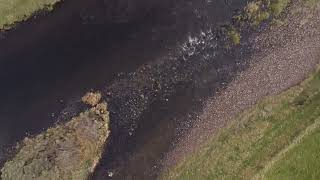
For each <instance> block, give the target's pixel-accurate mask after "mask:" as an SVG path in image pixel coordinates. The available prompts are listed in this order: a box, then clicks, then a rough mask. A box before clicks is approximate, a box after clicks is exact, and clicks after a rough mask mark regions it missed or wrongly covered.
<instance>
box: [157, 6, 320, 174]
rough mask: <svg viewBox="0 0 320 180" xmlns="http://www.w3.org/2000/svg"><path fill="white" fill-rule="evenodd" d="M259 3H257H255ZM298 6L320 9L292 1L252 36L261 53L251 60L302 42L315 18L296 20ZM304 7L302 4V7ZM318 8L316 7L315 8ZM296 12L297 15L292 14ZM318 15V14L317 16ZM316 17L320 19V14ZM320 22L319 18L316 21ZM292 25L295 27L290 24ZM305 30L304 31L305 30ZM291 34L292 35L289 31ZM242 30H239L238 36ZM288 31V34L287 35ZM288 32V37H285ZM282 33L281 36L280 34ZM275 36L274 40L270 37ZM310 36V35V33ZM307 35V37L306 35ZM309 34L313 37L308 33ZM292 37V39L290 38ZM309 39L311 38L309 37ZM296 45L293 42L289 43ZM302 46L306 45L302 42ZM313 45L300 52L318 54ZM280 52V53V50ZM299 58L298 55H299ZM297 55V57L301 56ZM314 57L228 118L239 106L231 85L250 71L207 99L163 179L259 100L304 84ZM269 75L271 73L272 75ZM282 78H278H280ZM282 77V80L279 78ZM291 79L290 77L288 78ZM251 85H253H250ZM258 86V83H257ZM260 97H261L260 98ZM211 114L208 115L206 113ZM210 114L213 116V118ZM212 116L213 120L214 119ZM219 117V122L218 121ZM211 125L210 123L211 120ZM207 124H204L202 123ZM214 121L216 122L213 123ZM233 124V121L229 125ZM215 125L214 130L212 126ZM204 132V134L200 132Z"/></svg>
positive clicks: (166, 166)
mask: <svg viewBox="0 0 320 180" xmlns="http://www.w3.org/2000/svg"><path fill="white" fill-rule="evenodd" d="M254 2H257V1H254ZM299 3H303V4H302V5H305V3H308V5H307V7H304V6H301V9H304V10H305V9H309V10H310V9H312V10H311V11H310V12H315V11H316V10H315V9H318V4H317V3H318V2H317V1H316V2H315V3H313V4H312V6H310V1H304V0H302V1H297V2H291V3H289V4H288V7H287V8H284V12H283V14H282V15H279V16H278V17H279V19H276V21H269V22H270V25H272V26H269V27H268V28H264V30H262V31H259V32H257V33H254V35H253V36H250V37H249V39H251V42H253V44H256V45H255V47H254V50H256V51H257V52H258V53H256V55H253V57H252V59H260V60H261V59H263V58H264V57H259V56H266V57H267V58H268V56H269V58H271V57H270V56H272V55H273V56H274V53H272V55H270V54H268V53H270V52H272V51H278V55H279V54H280V53H281V52H279V50H276V49H277V48H280V49H281V50H285V49H286V48H288V46H290V44H289V45H288V43H289V42H290V41H295V42H294V44H297V42H298V41H299V40H302V39H303V38H302V35H303V31H305V29H304V30H301V27H302V26H306V25H310V20H313V19H314V17H313V18H312V16H310V14H311V13H310V14H307V15H308V16H305V17H303V15H306V14H303V13H301V12H300V15H299V16H298V15H297V17H294V16H293V14H295V13H298V14H299V12H298V11H296V9H295V8H297V7H299ZM300 5H301V4H300ZM315 6H316V7H317V8H316V7H315ZM293 11H296V12H293ZM315 14H317V13H315ZM316 16H319V15H318V14H317V15H316ZM316 20H318V19H316ZM290 24H292V25H290ZM315 24H317V23H316V22H313V23H311V25H310V26H311V27H313V30H314V27H315V26H316V25H315ZM290 26H291V28H292V27H298V29H299V28H300V29H299V30H297V31H301V33H300V34H299V32H293V31H294V29H290V28H289V27H290ZM282 27H286V28H282ZM283 29H285V31H284V30H283ZM302 29H303V28H302ZM289 31H290V32H289ZM238 32H239V31H237V33H238ZM288 32H289V33H288ZM286 33H288V35H287V34H286ZM280 34H281V35H280ZM297 34H298V35H300V36H299V37H297V38H296V39H294V38H293V37H294V35H297ZM272 35H274V37H271V38H270V36H272ZM279 35H280V37H279V38H278V36H279ZM307 35H308V34H307ZM307 35H305V36H307ZM309 35H310V34H309ZM283 37H286V38H288V39H289V40H286V41H285V42H281V41H282V40H283V39H282V38H283ZM290 38H291V39H290ZM309 39H310V38H309ZM290 43H293V42H290ZM302 44H303V43H302ZM313 45H314V44H312V43H309V46H307V47H303V45H301V47H300V50H301V49H305V48H308V47H311V48H312V52H314V51H315V49H317V48H318V47H319V45H318V44H316V45H314V46H313ZM281 50H280V51H281ZM297 54H298V55H299V53H297ZM297 54H296V55H295V56H298V55H297ZM310 56H311V57H312V58H311V60H310V62H306V63H307V64H308V65H304V64H303V63H298V64H296V65H294V64H291V65H292V66H296V68H288V71H290V69H293V70H297V69H298V70H299V68H302V69H303V70H302V71H301V72H299V75H298V76H296V75H295V76H294V78H292V79H291V80H289V82H286V83H284V85H281V87H273V89H266V91H265V92H263V94H262V95H261V94H260V95H259V93H258V95H257V94H251V95H250V94H249V95H248V96H255V97H253V99H254V100H251V101H250V102H244V103H243V105H242V106H241V107H240V108H239V109H238V110H235V109H234V108H232V107H231V111H230V113H229V115H226V114H227V113H228V110H230V106H234V107H237V106H238V104H237V103H235V104H233V103H232V102H233V101H234V100H233V98H234V97H232V95H234V94H232V93H231V94H230V92H231V91H232V88H231V87H232V86H234V85H233V84H236V83H239V82H240V79H243V77H245V76H246V74H247V72H243V73H241V74H240V75H239V78H236V79H235V82H233V83H231V85H230V86H229V87H227V88H226V90H222V91H221V92H219V93H218V95H217V97H214V98H212V99H210V100H208V102H207V103H206V108H205V109H204V112H203V113H202V114H201V115H200V116H201V117H200V118H199V119H200V122H199V123H200V125H199V126H198V127H195V128H192V130H191V131H190V132H189V133H188V134H186V135H185V137H183V138H182V141H180V142H179V143H178V144H177V145H175V147H174V148H173V150H172V151H171V152H169V153H168V154H167V155H166V157H165V159H164V171H163V172H164V173H162V175H161V176H160V178H163V177H168V176H167V175H168V172H169V173H170V171H171V170H170V169H175V168H177V167H178V166H181V165H182V164H183V163H184V162H185V161H186V160H188V159H189V157H191V156H192V154H194V153H196V152H197V151H199V150H200V151H201V149H202V148H201V147H203V146H204V145H205V142H206V141H207V140H208V139H211V138H212V137H214V136H216V134H218V132H219V131H220V130H223V129H224V128H225V127H226V126H227V124H229V123H232V122H233V121H234V120H233V121H231V119H234V117H235V116H237V114H239V113H240V112H241V111H243V110H245V109H247V108H249V107H251V106H253V105H254V104H256V103H257V102H258V101H261V99H264V97H265V96H272V95H276V94H279V93H281V92H284V91H285V90H286V89H288V88H290V87H293V86H295V85H296V84H298V83H300V82H301V81H303V79H305V78H306V77H307V76H308V74H309V75H310V73H311V72H312V71H314V69H315V67H316V66H317V65H316V64H318V62H319V58H317V59H315V58H316V57H317V56H319V54H317V55H316V54H314V53H312V55H310V54H309V55H307V56H306V57H305V58H306V59H307V58H308V57H310ZM282 65H284V67H282V68H285V66H288V65H290V62H288V63H287V65H285V64H282ZM251 66H252V67H253V68H254V66H255V63H252V65H251ZM260 68H262V69H260V70H262V71H266V72H267V70H266V69H268V67H265V68H263V67H260ZM250 70H252V69H251V68H250V69H249V70H247V71H248V72H249V71H250ZM281 71H283V70H281ZM269 73H270V72H269ZM266 75H269V76H273V74H266ZM274 76H278V74H276V75H274ZM277 78H279V77H277ZM280 78H281V77H280ZM289 78H290V77H289ZM286 79H288V77H286ZM243 84H244V82H243V81H242V86H243ZM249 84H250V83H249ZM257 84H259V83H257ZM236 90H239V89H235V90H233V91H236ZM242 90H243V91H250V90H251V89H247V90H246V89H245V88H244V87H242ZM233 93H236V94H237V95H239V96H241V92H233ZM227 96H231V97H229V98H231V100H230V101H231V103H225V104H228V106H229V107H225V108H224V109H220V108H221V105H219V102H218V101H222V100H224V101H228V98H227ZM242 96H245V97H246V96H247V93H245V94H243V95H242ZM259 96H260V97H259ZM215 107H217V108H218V110H212V109H213V108H215ZM219 110H220V111H223V113H219V112H217V111H219ZM206 111H209V112H206ZM210 113H211V115H210ZM210 116H211V117H210ZM212 116H213V117H212ZM217 118H218V119H217ZM208 119H211V120H210V121H211V122H208V121H209V120H208ZM201 121H204V122H201ZM214 121H215V122H214ZM229 121H231V122H229ZM213 126H214V127H213ZM211 127H213V128H212V129H210V128H211ZM201 131H203V132H201Z"/></svg>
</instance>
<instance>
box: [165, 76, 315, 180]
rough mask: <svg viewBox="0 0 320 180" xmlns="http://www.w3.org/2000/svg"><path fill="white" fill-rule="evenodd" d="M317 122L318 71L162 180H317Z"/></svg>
mask: <svg viewBox="0 0 320 180" xmlns="http://www.w3.org/2000/svg"><path fill="white" fill-rule="evenodd" d="M319 117H320V71H317V72H316V73H315V74H314V75H312V77H311V78H309V79H308V80H306V81H305V82H303V83H302V84H301V85H299V86H297V87H294V88H292V89H290V90H288V91H286V92H284V93H282V94H280V95H278V96H275V97H269V98H267V99H265V100H263V101H261V102H260V103H258V104H257V105H256V106H254V107H253V108H251V109H249V110H247V111H245V112H243V113H242V114H241V115H240V116H239V117H238V118H237V119H236V120H235V121H233V123H231V124H230V125H229V126H228V127H226V128H224V129H222V130H221V131H220V132H219V133H218V134H217V135H216V136H215V137H214V138H213V139H212V140H210V141H209V142H208V143H207V144H206V145H205V146H204V147H202V148H200V150H199V151H198V152H196V153H194V154H192V155H190V157H188V158H187V159H186V160H185V161H183V162H181V163H180V164H179V165H178V166H177V167H175V168H173V169H171V170H170V171H169V172H166V173H165V174H164V175H163V176H162V179H183V180H187V179H192V180H196V179H201V180H205V179H312V178H313V179H317V178H319V172H320V171H319V169H320V156H319V153H318V152H319V150H320V138H319V136H320V134H319V133H320V132H319V131H320V128H319V126H318V124H320V123H319V122H318V119H319ZM315 177H317V178H315Z"/></svg>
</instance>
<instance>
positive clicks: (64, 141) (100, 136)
mask: <svg viewBox="0 0 320 180" xmlns="http://www.w3.org/2000/svg"><path fill="white" fill-rule="evenodd" d="M82 101H83V102H84V103H86V104H88V105H90V106H92V107H91V108H90V109H88V110H86V111H84V112H82V113H80V114H79V115H78V116H76V117H73V118H72V119H71V120H70V121H68V122H66V123H63V124H60V125H57V126H55V127H53V128H49V129H48V130H46V131H45V132H43V133H41V134H39V135H36V136H33V137H26V138H25V139H24V140H23V141H22V142H21V143H20V144H18V146H17V153H16V154H15V155H14V156H13V157H12V158H11V159H10V160H8V161H7V162H6V163H5V164H4V166H3V168H2V169H1V177H0V179H3V180H18V179H26V180H27V179H63V180H66V179H74V180H85V179H88V177H89V176H90V175H91V173H92V172H93V171H94V169H95V167H96V165H97V163H98V162H99V160H100V158H101V155H102V152H103V148H104V145H105V143H106V140H107V138H108V136H109V133H110V131H109V112H108V111H107V104H106V102H103V101H102V102H100V101H101V94H100V93H87V94H86V95H85V96H84V97H83V98H82Z"/></svg>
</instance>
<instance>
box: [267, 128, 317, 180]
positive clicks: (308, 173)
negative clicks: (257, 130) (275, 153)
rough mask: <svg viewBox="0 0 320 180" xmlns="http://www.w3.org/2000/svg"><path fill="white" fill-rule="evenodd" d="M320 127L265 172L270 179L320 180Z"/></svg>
mask: <svg viewBox="0 0 320 180" xmlns="http://www.w3.org/2000/svg"><path fill="white" fill-rule="evenodd" d="M319 152H320V127H319V126H318V127H317V128H316V129H314V130H313V131H312V133H311V134H310V135H308V136H307V137H305V138H303V139H302V142H301V143H300V144H298V145H296V146H295V147H294V148H293V149H291V150H290V151H289V152H288V153H286V154H285V155H284V156H283V157H282V158H281V159H280V160H279V161H277V162H276V163H275V164H274V166H273V167H272V168H271V169H270V170H269V171H267V172H266V173H265V179H270V180H286V179H288V180H289V179H290V180H301V179H308V180H318V179H319V178H320V170H319V169H320V161H319V160H320V153H319Z"/></svg>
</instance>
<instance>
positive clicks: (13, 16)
mask: <svg viewBox="0 0 320 180" xmlns="http://www.w3.org/2000/svg"><path fill="white" fill-rule="evenodd" d="M59 1H61V0H0V30H3V29H8V28H10V27H12V25H13V24H15V23H16V22H20V21H24V20H26V19H28V18H29V17H30V16H32V15H33V14H34V13H35V12H37V11H39V10H51V9H52V7H53V5H54V4H55V3H57V2H59Z"/></svg>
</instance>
